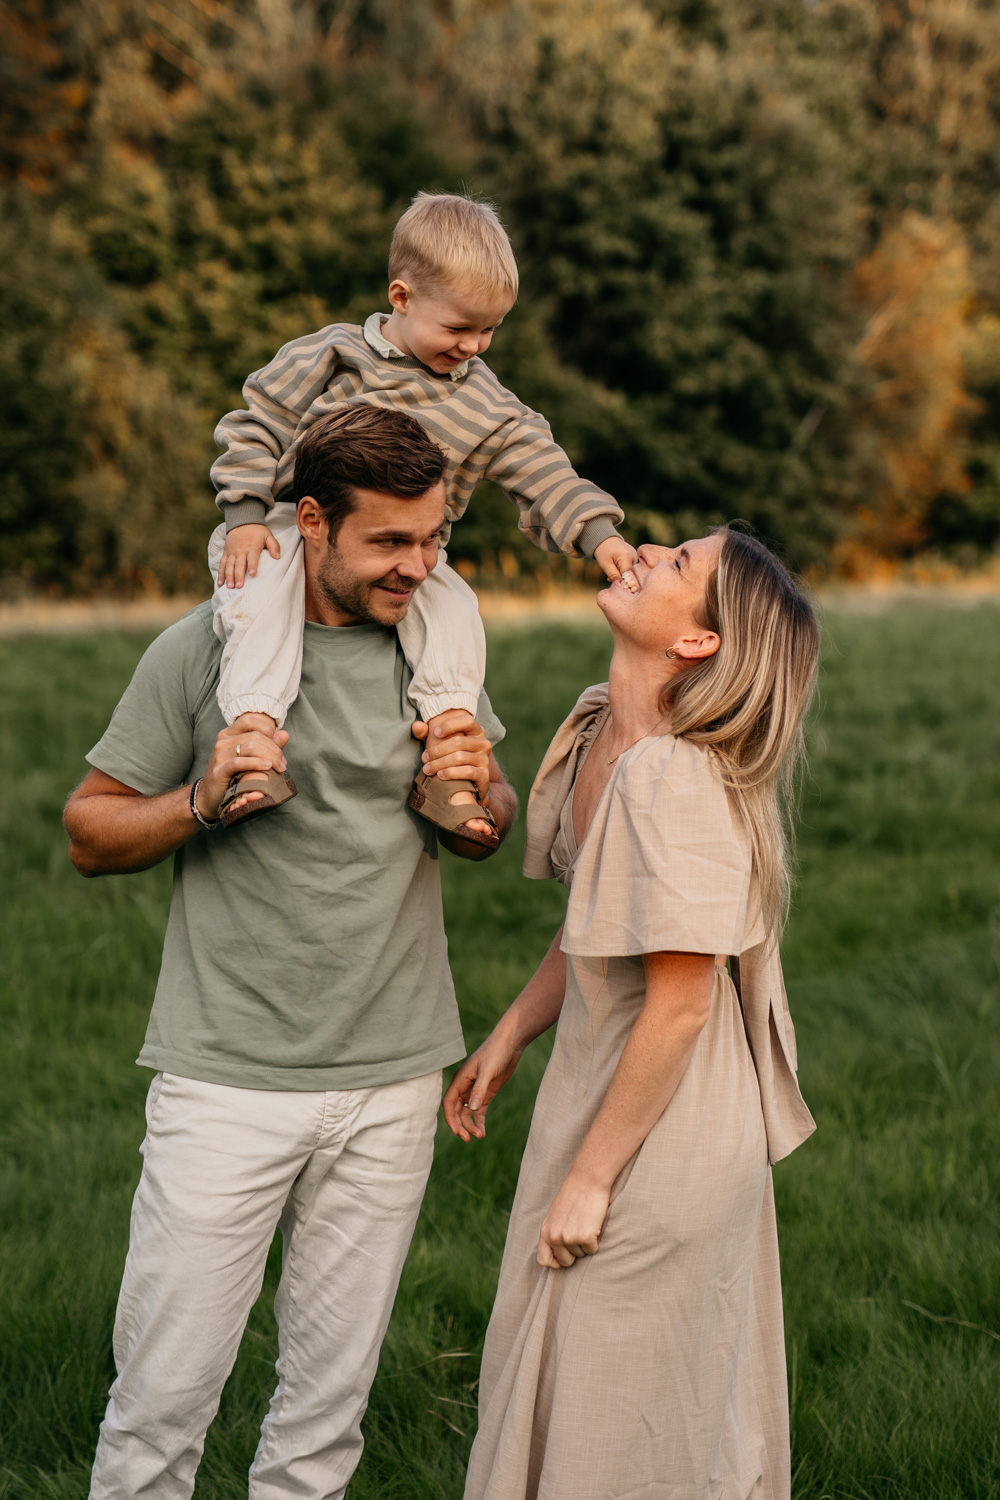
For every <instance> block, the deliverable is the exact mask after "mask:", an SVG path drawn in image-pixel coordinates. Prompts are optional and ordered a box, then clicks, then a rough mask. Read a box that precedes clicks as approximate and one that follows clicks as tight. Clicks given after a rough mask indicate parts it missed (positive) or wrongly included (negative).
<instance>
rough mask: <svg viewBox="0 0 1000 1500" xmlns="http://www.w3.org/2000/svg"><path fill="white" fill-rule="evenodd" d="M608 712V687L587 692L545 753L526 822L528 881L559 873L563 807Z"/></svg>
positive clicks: (550, 877)
mask: <svg viewBox="0 0 1000 1500" xmlns="http://www.w3.org/2000/svg"><path fill="white" fill-rule="evenodd" d="M607 711H608V685H607V683H606V682H600V683H596V684H595V685H594V686H593V687H588V688H584V690H583V692H582V693H581V694H580V696H579V698H578V699H577V700H576V703H575V704H574V705H573V708H572V710H571V711H570V713H569V714H568V715H567V717H566V718H565V719H564V720H563V722H562V723H561V724H560V726H559V728H558V729H557V730H556V732H555V734H554V735H553V737H552V742H551V744H550V745H549V748H548V749H547V750H546V752H545V757H544V759H543V761H542V763H541V765H540V766H539V768H538V774H537V775H536V777H535V780H534V784H533V786H532V788H531V792H530V794H529V797H528V811H527V815H526V819H525V823H526V833H525V846H524V865H523V869H524V873H525V875H527V877H528V879H529V880H551V879H552V878H553V876H555V874H556V873H557V872H556V869H555V867H554V865H553V863H552V857H551V856H552V845H553V843H554V842H555V838H556V834H557V833H558V831H559V819H560V817H561V816H562V810H563V806H564V804H565V802H566V798H567V797H568V796H569V794H570V792H571V791H572V789H573V782H574V781H575V779H576V771H577V766H578V765H579V761H580V756H581V755H582V754H584V753H586V750H587V749H588V748H589V746H590V742H591V741H592V740H593V738H594V736H595V735H596V734H597V731H598V730H599V729H600V727H601V724H602V723H603V722H604V719H605V716H606V715H607Z"/></svg>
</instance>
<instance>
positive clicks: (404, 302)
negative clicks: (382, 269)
mask: <svg viewBox="0 0 1000 1500" xmlns="http://www.w3.org/2000/svg"><path fill="white" fill-rule="evenodd" d="M412 297H413V288H412V287H411V286H410V283H409V282H408V281H400V279H399V277H398V276H397V277H396V280H395V281H390V283H389V306H390V307H391V308H392V310H393V312H398V313H400V314H401V315H402V316H403V317H404V318H405V317H406V314H407V313H408V312H409V310H410V301H411V299H412Z"/></svg>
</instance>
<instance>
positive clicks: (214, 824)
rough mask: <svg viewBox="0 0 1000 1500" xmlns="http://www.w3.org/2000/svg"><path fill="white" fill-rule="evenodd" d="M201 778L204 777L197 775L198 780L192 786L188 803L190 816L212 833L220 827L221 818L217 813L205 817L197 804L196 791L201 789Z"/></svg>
mask: <svg viewBox="0 0 1000 1500" xmlns="http://www.w3.org/2000/svg"><path fill="white" fill-rule="evenodd" d="M203 780H204V777H202V776H199V777H198V780H197V781H196V782H195V783H194V785H193V786H192V788H191V796H190V798H189V802H188V805H189V807H190V808H191V816H192V817H193V818H194V820H195V822H196V823H200V824H201V826H202V828H205V829H207V830H208V832H209V833H214V832H215V830H216V829H217V828H219V827H221V824H222V819H221V818H220V817H219V815H218V813H216V815H215V817H214V818H213V817H207V816H206V815H205V814H204V813H202V811H201V809H200V808H199V806H198V793H199V791H200V790H201V784H202V781H203Z"/></svg>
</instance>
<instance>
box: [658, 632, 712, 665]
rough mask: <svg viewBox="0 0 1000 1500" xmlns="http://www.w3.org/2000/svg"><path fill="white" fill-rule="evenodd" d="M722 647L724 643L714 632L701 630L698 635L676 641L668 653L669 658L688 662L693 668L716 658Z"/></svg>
mask: <svg viewBox="0 0 1000 1500" xmlns="http://www.w3.org/2000/svg"><path fill="white" fill-rule="evenodd" d="M721 645H722V642H721V640H720V639H719V637H718V636H717V635H716V633H715V631H714V630H699V631H698V632H697V634H691V635H683V636H681V637H680V639H679V640H676V641H675V642H674V644H673V645H672V646H671V647H670V650H669V651H668V652H667V656H668V657H670V658H671V659H673V660H675V661H686V662H688V663H689V665H692V666H693V665H694V663H695V662H699V661H704V660H705V659H706V658H707V657H709V656H714V655H715V653H716V652H717V651H718V649H719V647H720V646H721Z"/></svg>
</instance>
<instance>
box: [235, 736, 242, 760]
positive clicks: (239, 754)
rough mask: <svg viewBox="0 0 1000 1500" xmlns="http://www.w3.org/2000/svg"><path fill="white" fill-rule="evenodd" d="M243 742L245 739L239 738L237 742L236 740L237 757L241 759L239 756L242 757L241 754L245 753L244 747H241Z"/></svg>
mask: <svg viewBox="0 0 1000 1500" xmlns="http://www.w3.org/2000/svg"><path fill="white" fill-rule="evenodd" d="M242 744H243V741H242V740H238V741H237V742H236V759H237V760H239V758H240V756H241V754H242V753H243V752H242V749H241V746H242Z"/></svg>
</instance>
